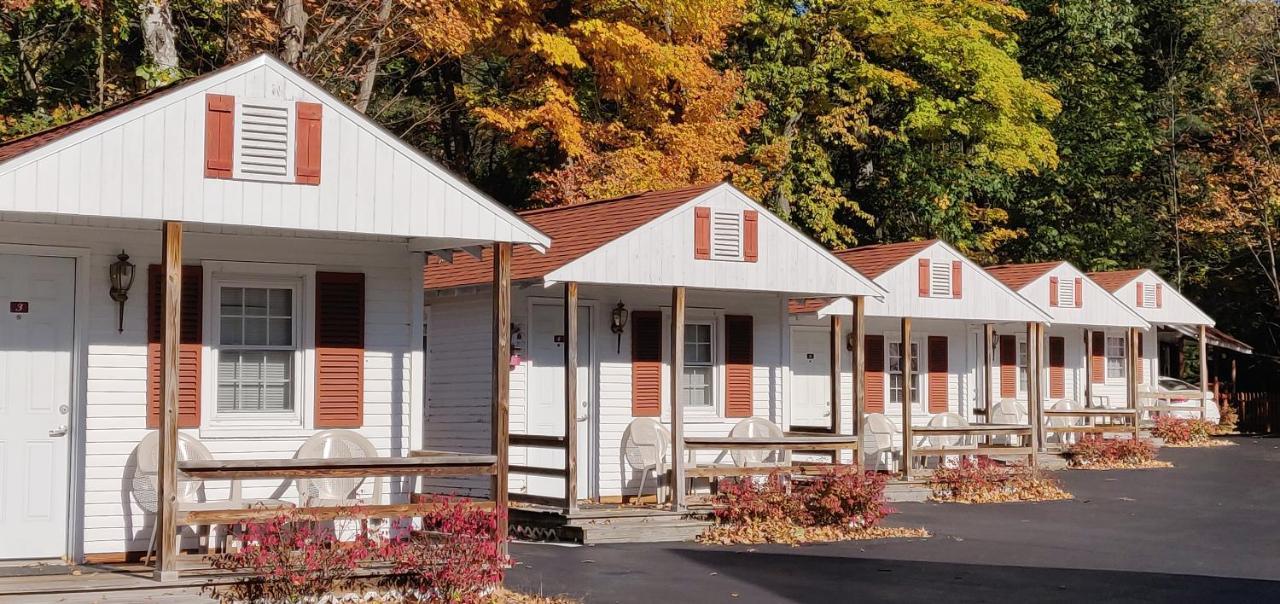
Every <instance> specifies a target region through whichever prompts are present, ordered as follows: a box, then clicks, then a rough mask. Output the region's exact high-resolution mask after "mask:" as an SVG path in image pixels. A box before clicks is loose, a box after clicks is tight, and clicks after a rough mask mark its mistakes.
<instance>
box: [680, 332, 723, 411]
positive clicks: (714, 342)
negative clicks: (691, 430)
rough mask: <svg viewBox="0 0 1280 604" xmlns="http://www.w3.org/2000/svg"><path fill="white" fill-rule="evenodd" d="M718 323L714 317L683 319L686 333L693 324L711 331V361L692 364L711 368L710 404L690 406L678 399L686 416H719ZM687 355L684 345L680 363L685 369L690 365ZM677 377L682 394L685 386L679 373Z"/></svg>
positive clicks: (721, 363)
mask: <svg viewBox="0 0 1280 604" xmlns="http://www.w3.org/2000/svg"><path fill="white" fill-rule="evenodd" d="M718 323H719V321H717V320H715V319H689V318H686V319H685V322H684V328H685V333H686V334H688V333H689V327H690V326H693V325H701V326H706V327H709V328H710V331H711V335H710V337H711V342H710V344H711V362H710V363H709V364H706V365H693V366H695V367H709V368H710V369H711V378H710V381H711V404H710V405H706V406H700V407H692V406H689V405H687V404H685V402H684V401H683V400H682V401H680V404H681V406H682V408H683V409H684V413H685V416H686V417H689V416H704V417H720V407H721V405H720V401H721V398H722V397H721V394H722V392H723V389H722V388H721V387H720V367H721V366H722V365H723V358H722V355H721V354H720V350H719V349H720V346H719V344H718V341H719V338H717V337H716V336H718V335H719V334H720V328H719V326H718ZM688 357H689V353H688V348H687V347H686V348H685V362H684V363H683V364H682V365H681V367H683V368H685V369H687V368H689V367H690V366H691V365H689V362H688ZM679 378H680V394H681V395H683V394H684V387H685V386H684V376H683V375H681V376H679Z"/></svg>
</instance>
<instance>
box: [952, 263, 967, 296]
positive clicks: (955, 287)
mask: <svg viewBox="0 0 1280 604" xmlns="http://www.w3.org/2000/svg"><path fill="white" fill-rule="evenodd" d="M963 275H964V272H963V270H962V269H961V268H960V261H959V260H952V261H951V297H952V298H959V297H960V295H961V294H962V293H963V291H962V288H961V284H962V280H963Z"/></svg>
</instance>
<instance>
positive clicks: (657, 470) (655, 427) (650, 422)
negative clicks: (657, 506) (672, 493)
mask: <svg viewBox="0 0 1280 604" xmlns="http://www.w3.org/2000/svg"><path fill="white" fill-rule="evenodd" d="M670 446H671V437H670V435H668V434H666V430H665V429H664V428H663V427H662V424H660V423H658V421H657V420H654V419H652V418H648V417H638V418H636V419H633V420H631V423H630V424H628V425H627V429H626V431H625V432H623V433H622V455H623V457H624V458H625V459H626V461H627V465H628V466H630V467H631V469H633V470H637V471H639V472H640V490H639V491H637V495H638V496H644V483H645V480H646V479H647V478H648V477H649V472H653V482H654V487H653V496H654V498H655V499H658V500H660V501H665V496H664V494H663V492H662V476H663V475H664V474H665V473H666V462H667V454H668V449H669V448H670Z"/></svg>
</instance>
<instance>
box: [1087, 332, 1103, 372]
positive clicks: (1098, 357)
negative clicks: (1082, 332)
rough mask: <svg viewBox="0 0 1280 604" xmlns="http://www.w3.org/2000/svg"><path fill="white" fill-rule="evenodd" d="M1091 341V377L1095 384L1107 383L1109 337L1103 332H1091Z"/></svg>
mask: <svg viewBox="0 0 1280 604" xmlns="http://www.w3.org/2000/svg"><path fill="white" fill-rule="evenodd" d="M1089 337H1090V338H1091V339H1090V340H1089V377H1090V378H1091V379H1093V383H1095V384H1105V383H1106V382H1107V357H1106V354H1107V351H1106V347H1107V335H1106V334H1105V333H1103V332H1101V331H1095V332H1091V334H1090V336H1089Z"/></svg>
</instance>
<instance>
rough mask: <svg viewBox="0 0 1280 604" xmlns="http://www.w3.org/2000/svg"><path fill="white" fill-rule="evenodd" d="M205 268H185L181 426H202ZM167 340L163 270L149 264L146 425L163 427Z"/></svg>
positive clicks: (180, 354) (180, 348) (180, 351)
mask: <svg viewBox="0 0 1280 604" xmlns="http://www.w3.org/2000/svg"><path fill="white" fill-rule="evenodd" d="M203 278H204V269H202V268H200V267H199V266H184V267H182V296H181V302H180V304H181V305H182V319H181V323H179V325H180V327H179V335H178V341H179V344H178V427H179V428H199V427H200V348H201V345H202V339H201V336H202V331H203V330H202V329H201V328H202V327H203V325H204V317H203V313H202V312H201V310H202V309H203V308H204V296H203V291H204V287H203ZM163 341H164V269H163V268H162V267H161V266H160V265H158V264H153V265H151V266H149V267H147V427H148V428H159V427H160V372H161V369H160V365H161V360H160V359H161V356H160V344H161V342H163Z"/></svg>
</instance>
